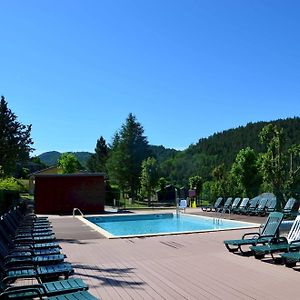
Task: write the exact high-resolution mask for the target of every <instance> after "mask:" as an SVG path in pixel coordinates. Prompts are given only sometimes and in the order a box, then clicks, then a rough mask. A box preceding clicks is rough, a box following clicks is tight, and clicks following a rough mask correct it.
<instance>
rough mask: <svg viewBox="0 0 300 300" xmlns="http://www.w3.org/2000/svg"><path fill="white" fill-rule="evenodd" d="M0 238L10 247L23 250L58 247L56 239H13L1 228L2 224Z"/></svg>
mask: <svg viewBox="0 0 300 300" xmlns="http://www.w3.org/2000/svg"><path fill="white" fill-rule="evenodd" d="M0 238H1V239H2V240H3V242H4V243H5V244H7V245H8V247H9V248H10V249H18V250H24V251H26V249H31V250H34V251H36V250H42V249H48V248H60V246H59V244H58V242H56V241H51V242H42V243H39V242H36V241H34V240H22V241H20V240H13V239H11V237H10V236H9V235H8V233H7V232H6V231H5V230H4V229H3V228H2V226H0Z"/></svg>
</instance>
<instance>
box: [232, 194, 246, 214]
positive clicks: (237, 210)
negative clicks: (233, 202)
mask: <svg viewBox="0 0 300 300" xmlns="http://www.w3.org/2000/svg"><path fill="white" fill-rule="evenodd" d="M249 201H250V199H249V198H243V199H242V201H241V203H240V205H239V207H237V208H235V209H234V210H233V213H235V214H240V213H241V212H243V211H246V210H247V207H248V204H249Z"/></svg>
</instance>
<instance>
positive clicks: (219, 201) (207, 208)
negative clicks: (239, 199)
mask: <svg viewBox="0 0 300 300" xmlns="http://www.w3.org/2000/svg"><path fill="white" fill-rule="evenodd" d="M222 201H223V198H222V197H219V198H218V199H217V200H216V202H215V204H214V205H208V206H201V209H202V210H203V211H216V210H217V209H218V208H220V207H221V204H222Z"/></svg>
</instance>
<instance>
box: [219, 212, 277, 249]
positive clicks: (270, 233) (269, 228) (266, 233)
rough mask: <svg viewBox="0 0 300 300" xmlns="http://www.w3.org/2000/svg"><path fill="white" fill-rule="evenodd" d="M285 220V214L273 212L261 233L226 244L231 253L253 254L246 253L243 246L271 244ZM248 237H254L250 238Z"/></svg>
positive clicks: (226, 241)
mask: <svg viewBox="0 0 300 300" xmlns="http://www.w3.org/2000/svg"><path fill="white" fill-rule="evenodd" d="M282 219H283V213H280V212H272V213H270V214H269V216H268V218H267V221H266V223H265V225H264V227H263V229H262V232H261V233H258V232H251V233H246V234H244V235H243V236H242V238H241V239H239V240H225V241H224V244H225V246H226V248H227V249H228V251H229V252H238V251H239V252H240V253H242V254H243V255H246V254H251V253H252V252H251V251H244V250H243V249H242V246H250V245H252V246H254V245H257V244H266V243H268V242H270V241H271V240H272V239H273V238H274V237H275V236H276V234H277V232H278V228H279V226H280V223H281V221H282ZM248 236H252V237H251V238H248Z"/></svg>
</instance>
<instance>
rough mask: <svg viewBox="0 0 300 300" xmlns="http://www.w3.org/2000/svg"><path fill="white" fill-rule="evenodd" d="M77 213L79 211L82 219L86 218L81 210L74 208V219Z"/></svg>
mask: <svg viewBox="0 0 300 300" xmlns="http://www.w3.org/2000/svg"><path fill="white" fill-rule="evenodd" d="M76 211H78V212H79V213H80V214H81V216H82V217H84V214H83V212H82V211H81V210H80V209H79V208H77V207H74V208H73V218H74V217H75V213H76Z"/></svg>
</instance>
